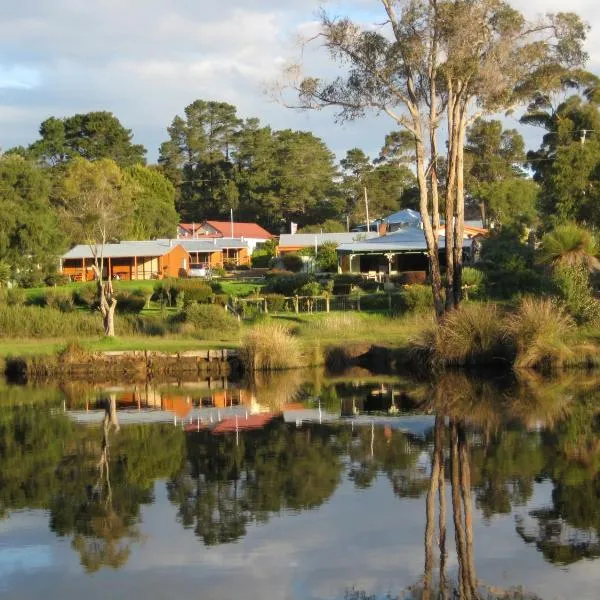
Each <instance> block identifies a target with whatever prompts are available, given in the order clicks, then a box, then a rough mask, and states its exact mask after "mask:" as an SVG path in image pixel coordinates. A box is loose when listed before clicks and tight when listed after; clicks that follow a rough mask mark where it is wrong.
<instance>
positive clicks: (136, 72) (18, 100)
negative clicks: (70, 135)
mask: <svg viewBox="0 0 600 600" xmlns="http://www.w3.org/2000/svg"><path fill="white" fill-rule="evenodd" d="M514 4H515V5H516V6H517V7H519V8H521V9H522V10H524V11H525V12H526V13H527V14H528V15H529V16H535V15H536V14H538V13H539V12H541V11H553V10H554V11H556V10H565V8H568V9H569V10H574V11H576V12H578V13H579V14H580V15H581V16H583V17H584V19H586V20H587V21H588V22H589V23H591V24H592V26H593V29H592V32H591V34H590V41H589V43H588V51H589V52H590V55H591V59H592V60H591V63H590V67H591V68H592V70H594V71H596V72H598V70H599V69H598V67H599V66H600V41H598V39H599V38H598V36H597V34H596V32H597V31H600V13H599V12H598V11H597V10H595V4H596V2H595V0H572V1H571V2H570V3H569V6H568V7H565V6H564V2H563V1H559V0H548V1H545V2H542V1H541V0H530V1H525V0H518V2H515V3H514ZM319 5H320V2H318V1H317V0H254V1H252V0H230V1H229V2H227V3H219V2H206V0H204V1H203V0H200V2H198V1H197V0H98V1H97V2H89V0H53V1H52V2H48V1H47V0H25V1H22V2H13V3H6V6H3V11H2V12H3V15H2V20H1V21H0V148H4V149H6V148H9V147H11V146H14V145H18V144H23V145H27V144H29V143H31V142H32V141H33V140H35V139H36V137H37V130H38V127H39V124H40V122H41V121H42V120H44V119H45V118H47V117H49V116H51V115H54V116H67V115H70V114H74V113H76V112H87V111H91V110H109V111H112V112H113V113H114V114H115V115H116V116H117V117H118V118H119V119H120V120H121V122H122V123H123V124H124V125H125V126H127V127H128V128H131V129H132V130H133V131H134V134H135V140H136V141H137V142H140V143H142V144H144V145H145V146H146V147H147V148H148V158H149V159H150V160H151V161H153V160H155V159H156V156H157V151H158V146H159V145H160V143H161V142H162V141H164V140H165V139H166V127H167V126H168V125H169V123H170V122H171V120H172V119H173V117H174V116H175V115H176V114H178V113H181V112H182V111H183V108H184V107H185V106H186V105H187V104H189V103H190V102H192V101H193V100H195V99H198V98H201V99H207V100H219V101H225V102H230V103H232V104H234V105H236V106H237V107H238V110H239V114H240V116H242V117H253V116H256V117H259V118H260V119H261V121H262V122H263V123H265V124H269V125H271V126H273V127H274V128H284V127H291V128H294V129H306V130H310V131H312V132H313V133H314V134H315V135H317V136H319V137H321V138H323V139H324V140H325V141H326V143H327V144H328V145H329V147H330V148H331V149H332V150H333V151H334V152H336V154H337V155H338V156H342V155H343V154H344V153H345V151H346V150H347V149H348V148H351V147H354V146H360V147H362V148H364V149H365V150H367V152H369V153H370V154H371V156H374V155H375V154H376V153H377V151H378V150H379V148H380V147H381V144H382V141H383V137H384V135H385V133H387V132H388V131H389V130H391V129H392V123H391V122H390V121H389V119H388V118H387V117H377V116H376V115H371V116H369V117H368V118H366V119H364V120H361V121H358V122H354V123H346V124H344V125H339V124H336V123H335V120H334V114H333V112H330V111H322V112H318V113H314V112H312V113H298V112H295V111H293V110H290V109H286V108H284V107H283V106H281V105H279V104H277V103H276V102H273V101H271V100H270V98H269V97H268V95H266V94H265V89H266V88H267V87H268V84H269V82H271V81H273V80H274V79H275V78H276V77H277V76H278V74H279V73H280V71H281V68H282V65H284V64H286V62H288V61H290V60H294V59H296V58H297V57H298V54H299V45H298V39H299V37H301V36H305V35H309V34H310V33H311V32H314V31H315V27H316V12H317V10H318V8H319ZM324 5H325V7H326V8H327V9H329V10H331V11H332V12H335V13H339V14H351V15H353V16H355V17H358V18H361V19H364V20H365V21H376V22H381V20H383V19H382V18H381V12H380V9H379V3H378V2H377V0H347V1H346V2H340V1H339V0H335V1H330V2H326V3H325V4H324ZM370 15H372V16H370ZM595 25H596V26H595ZM305 62H306V63H307V67H308V70H310V71H312V70H321V69H323V68H325V69H327V68H328V67H327V59H326V57H325V55H324V53H322V52H320V51H319V48H318V46H316V45H313V47H312V48H311V49H310V50H309V51H308V52H307V53H306V54H305ZM507 124H509V125H511V126H515V125H516V122H512V123H511V122H510V121H509V122H508V123H507ZM535 138H536V136H535V135H534V134H532V133H530V134H529V135H528V139H531V140H532V142H531V143H534V141H535Z"/></svg>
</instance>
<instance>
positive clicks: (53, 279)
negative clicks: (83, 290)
mask: <svg viewBox="0 0 600 600" xmlns="http://www.w3.org/2000/svg"><path fill="white" fill-rule="evenodd" d="M70 281H71V278H70V277H69V276H68V275H63V274H62V273H51V274H50V275H46V277H45V278H44V283H45V284H46V285H47V286H49V287H57V286H61V285H67V283H69V282H70Z"/></svg>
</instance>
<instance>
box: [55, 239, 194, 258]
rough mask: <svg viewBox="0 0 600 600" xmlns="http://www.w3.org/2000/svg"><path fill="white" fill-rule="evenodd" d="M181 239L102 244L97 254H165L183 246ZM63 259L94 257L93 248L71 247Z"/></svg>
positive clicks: (81, 245)
mask: <svg viewBox="0 0 600 600" xmlns="http://www.w3.org/2000/svg"><path fill="white" fill-rule="evenodd" d="M181 245H182V244H181V242H180V241H179V240H154V241H124V242H120V243H118V244H104V248H102V247H101V245H100V244H98V245H97V246H96V250H97V254H98V255H99V254H100V252H101V251H102V254H103V256H104V258H128V257H130V256H164V255H165V254H168V253H169V252H171V250H173V248H175V247H176V246H181ZM62 257H63V259H69V258H94V254H93V253H92V248H91V247H90V246H89V245H87V244H79V245H77V246H75V247H74V248H71V249H70V250H69V251H68V252H67V253H66V254H63V256H62Z"/></svg>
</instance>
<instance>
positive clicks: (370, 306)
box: [360, 294, 389, 310]
mask: <svg viewBox="0 0 600 600" xmlns="http://www.w3.org/2000/svg"><path fill="white" fill-rule="evenodd" d="M360 308H361V310H388V308H389V298H388V295H387V294H368V295H365V296H361V298H360Z"/></svg>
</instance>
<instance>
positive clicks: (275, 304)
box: [263, 294, 286, 312]
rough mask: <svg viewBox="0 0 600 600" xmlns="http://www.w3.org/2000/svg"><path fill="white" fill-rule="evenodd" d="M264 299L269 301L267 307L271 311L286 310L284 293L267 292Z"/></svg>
mask: <svg viewBox="0 0 600 600" xmlns="http://www.w3.org/2000/svg"><path fill="white" fill-rule="evenodd" d="M263 297H264V299H265V300H266V301H267V308H268V309H269V310H270V311H271V312H282V311H284V310H285V307H286V306H285V303H286V300H285V296H284V295H283V294H265V295H264V296H263Z"/></svg>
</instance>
